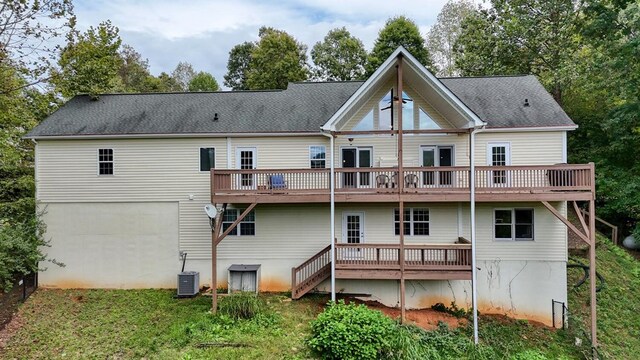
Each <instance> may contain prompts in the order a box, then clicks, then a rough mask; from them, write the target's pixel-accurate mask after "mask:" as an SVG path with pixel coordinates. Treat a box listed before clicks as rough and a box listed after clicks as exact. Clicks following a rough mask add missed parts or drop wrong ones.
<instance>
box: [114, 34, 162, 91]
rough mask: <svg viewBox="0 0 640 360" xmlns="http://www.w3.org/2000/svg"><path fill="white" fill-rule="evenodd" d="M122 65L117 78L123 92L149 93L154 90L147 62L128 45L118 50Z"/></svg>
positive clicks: (152, 78)
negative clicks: (120, 82)
mask: <svg viewBox="0 0 640 360" xmlns="http://www.w3.org/2000/svg"><path fill="white" fill-rule="evenodd" d="M120 57H121V58H122V64H121V66H120V69H118V76H119V77H120V80H121V81H122V86H123V88H122V90H123V91H125V92H135V93H137V92H150V91H153V89H154V83H155V81H154V77H153V76H152V75H151V73H150V72H149V60H147V59H143V58H142V55H140V53H139V52H137V51H136V50H135V49H134V48H133V47H131V46H129V45H126V44H125V45H122V49H121V50H120Z"/></svg>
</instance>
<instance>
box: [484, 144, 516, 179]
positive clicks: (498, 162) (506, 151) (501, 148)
mask: <svg viewBox="0 0 640 360" xmlns="http://www.w3.org/2000/svg"><path fill="white" fill-rule="evenodd" d="M509 145H510V144H509V143H489V144H487V165H489V166H509V165H511V149H510V146H509ZM509 183H510V181H509V174H508V172H507V171H505V170H494V171H491V172H490V173H489V184H490V186H492V187H507V186H509Z"/></svg>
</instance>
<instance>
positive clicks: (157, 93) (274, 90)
mask: <svg viewBox="0 0 640 360" xmlns="http://www.w3.org/2000/svg"><path fill="white" fill-rule="evenodd" d="M283 91H285V90H282V89H268V90H221V91H159V92H139V93H134V92H123V93H102V94H97V95H91V94H86V93H83V94H76V95H75V96H74V97H78V96H97V97H100V96H119V95H195V94H238V93H261V92H265V93H266V92H283Z"/></svg>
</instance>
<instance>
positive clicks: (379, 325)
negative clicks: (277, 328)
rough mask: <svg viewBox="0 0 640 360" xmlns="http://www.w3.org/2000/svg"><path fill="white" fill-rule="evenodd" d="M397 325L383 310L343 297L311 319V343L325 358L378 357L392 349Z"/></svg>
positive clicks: (312, 347) (345, 359) (314, 349)
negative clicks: (358, 303) (351, 302)
mask: <svg viewBox="0 0 640 360" xmlns="http://www.w3.org/2000/svg"><path fill="white" fill-rule="evenodd" d="M395 329H396V325H395V323H394V322H393V320H391V319H389V318H388V317H386V316H385V315H384V314H382V313H381V312H380V311H377V310H370V309H368V308H367V307H366V306H364V305H355V304H345V303H344V301H340V302H338V303H330V304H329V306H328V307H327V308H326V309H325V310H324V312H322V313H321V314H320V315H318V317H317V319H316V320H314V321H312V322H311V338H310V339H309V340H308V345H309V346H310V347H311V349H313V351H315V352H316V353H317V354H318V355H320V356H321V357H322V358H324V359H344V360H348V359H365V360H366V359H377V358H380V357H383V356H384V357H386V356H387V354H389V353H390V351H391V338H392V335H393V333H394V331H395Z"/></svg>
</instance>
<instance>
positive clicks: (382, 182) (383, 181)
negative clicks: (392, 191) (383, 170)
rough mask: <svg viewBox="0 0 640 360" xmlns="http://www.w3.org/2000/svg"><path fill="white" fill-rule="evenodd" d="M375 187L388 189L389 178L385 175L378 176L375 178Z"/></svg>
mask: <svg viewBox="0 0 640 360" xmlns="http://www.w3.org/2000/svg"><path fill="white" fill-rule="evenodd" d="M376 187H379V188H381V187H385V188H388V187H389V177H388V176H387V175H384V174H380V175H378V176H376Z"/></svg>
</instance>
